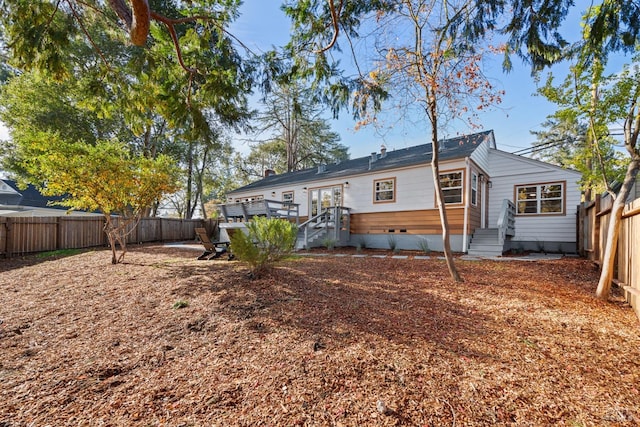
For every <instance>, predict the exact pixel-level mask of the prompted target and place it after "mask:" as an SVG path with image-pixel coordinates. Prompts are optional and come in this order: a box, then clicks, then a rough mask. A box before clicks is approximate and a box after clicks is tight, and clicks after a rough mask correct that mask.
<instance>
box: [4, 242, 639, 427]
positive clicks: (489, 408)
mask: <svg viewBox="0 0 640 427" xmlns="http://www.w3.org/2000/svg"><path fill="white" fill-rule="evenodd" d="M196 256H197V253H195V252H192V251H189V250H185V249H180V248H171V249H169V248H165V247H161V246H141V247H135V248H132V250H131V252H130V253H129V254H128V259H127V262H126V263H125V264H121V265H117V266H111V265H107V264H105V263H104V259H105V254H104V252H102V251H95V252H86V253H83V254H79V255H75V256H70V257H66V258H60V259H55V260H51V261H46V262H45V261H42V260H36V259H35V258H30V257H28V258H24V259H17V260H3V261H2V264H1V265H0V307H2V311H0V318H1V320H2V322H1V323H0V354H1V356H2V357H1V358H0V402H3V404H2V405H0V425H8V426H21V425H30V424H33V425H47V424H50V425H99V424H104V425H114V426H125V425H126V426H128V425H158V426H160V425H166V426H179V425H196V426H200V425H203V426H204V425H207V426H209V425H219V426H248V425H265V426H268V425H272V426H292V425H300V426H312V425H313V426H316V425H320V426H321V425H327V426H362V425H367V426H392V425H411V426H414V425H416V426H418V425H426V426H441V425H454V424H455V425H458V426H460V425H478V426H484V425H552V424H564V425H584V426H586V425H620V426H624V425H629V426H631V425H637V424H638V422H640V412H639V410H638V408H639V407H640V393H639V391H638V388H639V387H638V384H640V328H639V327H638V324H639V322H638V319H637V318H636V317H635V315H634V313H633V311H632V310H631V309H630V308H629V307H627V306H626V305H625V304H624V303H623V302H622V301H621V299H619V298H615V299H614V301H613V302H610V303H602V302H601V301H599V300H596V299H595V298H594V297H593V296H592V295H593V292H594V289H595V285H596V283H597V271H595V269H593V268H592V266H591V264H590V263H589V262H587V261H584V260H579V259H563V260H559V261H539V262H535V263H528V262H517V261H511V262H490V261H481V262H477V261H476V262H473V261H462V260H460V261H459V263H458V266H459V268H460V271H461V273H462V275H463V276H464V278H465V283H463V284H456V285H453V284H452V283H450V282H449V280H448V275H447V271H446V266H445V264H444V262H443V261H441V260H438V259H435V258H433V259H429V260H418V259H413V257H411V256H410V257H409V259H391V258H386V259H380V258H372V257H365V258H353V257H332V256H324V257H303V258H299V259H294V260H290V261H287V262H285V263H283V264H281V265H280V266H278V267H277V268H275V269H273V270H272V271H271V272H270V273H268V274H266V275H264V277H263V278H261V279H259V280H253V281H251V280H248V279H247V277H246V271H245V270H244V269H243V268H242V266H241V265H240V264H239V263H236V262H227V261H226V260H216V261H196V260H195V258H196ZM107 258H108V257H107ZM177 302H180V306H181V308H180V309H176V308H174V305H175V304H176V303H177Z"/></svg>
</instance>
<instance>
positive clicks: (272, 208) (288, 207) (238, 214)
mask: <svg viewBox="0 0 640 427" xmlns="http://www.w3.org/2000/svg"><path fill="white" fill-rule="evenodd" d="M299 206H300V205H299V204H297V203H290V202H281V201H279V200H267V199H263V200H252V201H249V202H237V203H225V204H223V205H218V208H219V209H220V212H221V213H222V216H223V217H224V218H225V219H226V220H227V221H239V220H242V221H249V220H251V218H253V217H254V216H266V217H267V218H282V219H287V220H289V221H295V223H296V224H299V223H300V210H299Z"/></svg>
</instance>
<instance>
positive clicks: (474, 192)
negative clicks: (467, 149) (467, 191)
mask: <svg viewBox="0 0 640 427" xmlns="http://www.w3.org/2000/svg"><path fill="white" fill-rule="evenodd" d="M471 204H472V205H473V206H476V205H477V204H478V174H477V173H475V172H471Z"/></svg>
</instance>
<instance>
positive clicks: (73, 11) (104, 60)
mask: <svg viewBox="0 0 640 427" xmlns="http://www.w3.org/2000/svg"><path fill="white" fill-rule="evenodd" d="M67 4H68V5H69V9H71V13H72V14H73V16H74V17H75V18H76V20H77V21H78V25H80V28H82V32H83V33H84V35H85V36H87V39H89V43H91V46H93V48H94V49H95V50H96V52H98V56H100V58H101V59H102V62H104V65H106V66H107V68H108V69H109V70H110V69H111V65H110V64H109V62H108V61H107V58H105V57H104V54H103V53H102V51H101V50H100V48H99V47H98V45H97V44H96V43H95V42H94V41H93V38H92V37H91V34H89V31H87V28H86V27H85V26H84V22H82V19H81V18H80V15H78V12H77V11H76V9H75V8H74V7H73V4H72V3H71V2H69V1H67Z"/></svg>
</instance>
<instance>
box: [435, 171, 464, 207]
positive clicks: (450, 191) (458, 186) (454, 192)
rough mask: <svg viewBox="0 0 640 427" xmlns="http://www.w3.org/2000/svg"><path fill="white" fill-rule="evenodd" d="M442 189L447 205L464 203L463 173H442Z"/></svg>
mask: <svg viewBox="0 0 640 427" xmlns="http://www.w3.org/2000/svg"><path fill="white" fill-rule="evenodd" d="M440 187H441V188H442V194H443V196H444V203H445V204H452V203H462V171H460V172H447V173H441V174H440Z"/></svg>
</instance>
